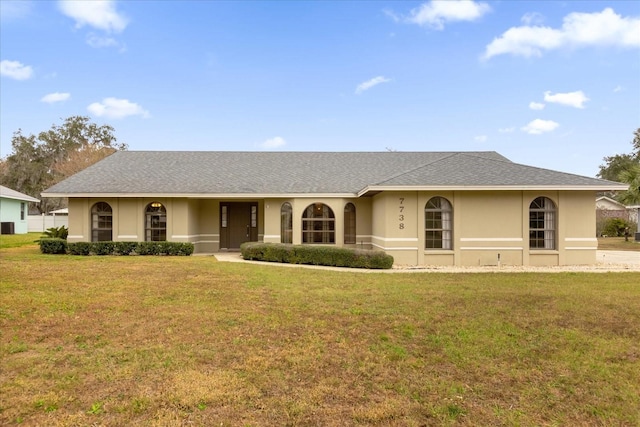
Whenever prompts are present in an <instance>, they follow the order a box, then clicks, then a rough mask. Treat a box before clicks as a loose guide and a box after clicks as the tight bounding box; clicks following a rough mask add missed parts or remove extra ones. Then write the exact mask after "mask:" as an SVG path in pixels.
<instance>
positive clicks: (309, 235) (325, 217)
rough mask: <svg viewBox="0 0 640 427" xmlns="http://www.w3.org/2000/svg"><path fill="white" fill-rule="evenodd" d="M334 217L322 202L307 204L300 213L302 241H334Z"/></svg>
mask: <svg viewBox="0 0 640 427" xmlns="http://www.w3.org/2000/svg"><path fill="white" fill-rule="evenodd" d="M335 226H336V217H335V216H334V215H333V211H332V210H331V208H330V207H329V206H327V205H325V204H324V203H314V204H312V205H309V206H308V207H307V208H306V209H305V210H304V212H303V213H302V243H335V242H336V232H335V229H336V228H335Z"/></svg>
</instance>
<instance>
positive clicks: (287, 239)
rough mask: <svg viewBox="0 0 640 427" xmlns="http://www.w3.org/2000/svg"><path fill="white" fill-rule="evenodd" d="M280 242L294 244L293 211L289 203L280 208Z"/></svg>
mask: <svg viewBox="0 0 640 427" xmlns="http://www.w3.org/2000/svg"><path fill="white" fill-rule="evenodd" d="M280 242H281V243H293V209H292V208H291V203H289V202H285V203H283V204H282V207H281V208H280Z"/></svg>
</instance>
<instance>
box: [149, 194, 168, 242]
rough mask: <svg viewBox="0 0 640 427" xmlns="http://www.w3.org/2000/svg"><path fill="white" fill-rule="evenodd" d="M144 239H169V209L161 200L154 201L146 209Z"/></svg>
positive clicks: (161, 240) (156, 240) (157, 240)
mask: <svg viewBox="0 0 640 427" xmlns="http://www.w3.org/2000/svg"><path fill="white" fill-rule="evenodd" d="M144 240H145V241H147V242H164V241H165V240H167V210H166V209H165V207H164V206H163V205H162V203H160V202H153V203H149V204H148V205H147V208H146V209H145V221H144Z"/></svg>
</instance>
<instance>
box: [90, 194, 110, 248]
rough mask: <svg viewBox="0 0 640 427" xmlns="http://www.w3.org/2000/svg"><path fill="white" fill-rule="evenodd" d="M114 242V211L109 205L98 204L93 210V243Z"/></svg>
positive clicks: (104, 203)
mask: <svg viewBox="0 0 640 427" xmlns="http://www.w3.org/2000/svg"><path fill="white" fill-rule="evenodd" d="M112 240H113V210H112V209H111V206H110V205H109V203H106V202H98V203H96V204H95V205H93V207H92V208H91V241H92V242H110V241H112Z"/></svg>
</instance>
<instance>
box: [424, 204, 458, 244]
mask: <svg viewBox="0 0 640 427" xmlns="http://www.w3.org/2000/svg"><path fill="white" fill-rule="evenodd" d="M443 202H444V203H443ZM424 248H425V250H428V251H438V250H445V251H450V250H453V205H452V204H451V202H450V201H449V200H448V199H447V198H445V197H441V196H434V197H431V198H430V199H429V200H428V201H427V203H426V204H425V206H424Z"/></svg>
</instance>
